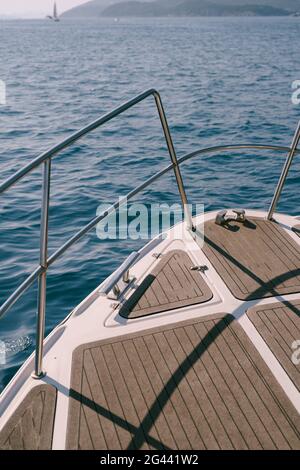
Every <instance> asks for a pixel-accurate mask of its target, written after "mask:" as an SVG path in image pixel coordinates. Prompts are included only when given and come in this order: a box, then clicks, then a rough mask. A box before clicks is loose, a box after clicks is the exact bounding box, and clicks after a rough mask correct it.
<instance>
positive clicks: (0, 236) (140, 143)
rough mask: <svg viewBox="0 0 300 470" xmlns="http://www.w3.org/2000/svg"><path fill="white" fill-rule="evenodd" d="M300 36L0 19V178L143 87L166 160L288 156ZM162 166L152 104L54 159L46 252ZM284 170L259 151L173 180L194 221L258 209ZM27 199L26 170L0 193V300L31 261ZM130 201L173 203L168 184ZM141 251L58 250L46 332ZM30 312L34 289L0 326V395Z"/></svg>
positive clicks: (19, 357) (223, 25) (272, 21)
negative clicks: (224, 148)
mask: <svg viewBox="0 0 300 470" xmlns="http://www.w3.org/2000/svg"><path fill="white" fill-rule="evenodd" d="M299 37H300V20H299V18H209V19H204V18H194V19H191V18H188V19H187V18H181V19H171V18H165V19H121V20H120V21H119V22H115V21H114V20H113V19H106V20H95V21H73V20H68V21H67V20H64V21H61V22H60V23H53V22H50V21H46V20H37V21H0V80H4V81H5V83H6V88H7V104H6V105H5V106H3V105H2V106H1V105H0V123H1V125H0V172H1V173H0V179H1V181H3V180H4V179H6V178H7V177H8V176H10V175H12V174H13V173H14V172H15V171H16V170H17V169H19V168H21V167H22V166H23V165H25V164H26V163H28V162H29V161H30V160H32V159H33V158H34V157H36V156H37V155H38V154H39V153H40V152H41V151H43V150H46V149H48V148H49V147H51V146H52V145H54V144H55V143H57V142H58V141H60V140H62V139H64V138H65V137H67V136H68V135H69V134H70V133H72V132H73V131H75V130H77V129H79V128H81V127H82V126H84V125H86V124H88V123H89V122H90V121H92V120H94V119H96V118H97V117H99V116H101V115H102V114H104V113H106V112H107V111H109V110H111V109H112V108H114V107H116V106H118V105H119V104H121V103H122V102H124V101H126V100H128V99H130V98H131V97H133V96H135V95H137V94H139V93H140V92H142V91H143V90H145V89H147V88H150V87H154V88H156V89H157V90H159V91H160V93H161V96H162V99H163V103H164V105H165V110H166V114H167V117H168V119H169V124H170V128H171V132H172V135H173V139H174V145H175V148H176V151H177V154H178V156H182V155H184V154H185V153H187V152H190V151H193V150H196V149H199V148H204V147H207V146H214V145H218V144H235V143H240V142H242V143H246V142H249V143H274V144H278V145H289V144H290V141H291V138H292V136H293V133H294V130H295V127H296V125H297V122H298V120H299V118H300V105H298V106H297V105H296V104H293V103H292V99H291V98H292V83H293V82H294V81H295V80H300V54H299ZM168 158H169V157H168V154H167V151H166V146H165V143H164V139H163V136H162V132H161V128H160V124H159V120H158V118H157V115H156V112H155V107H154V103H153V100H152V99H149V100H147V101H146V102H145V103H143V104H140V105H139V106H137V107H135V108H134V109H132V110H131V111H129V112H127V113H126V114H124V115H123V116H120V117H118V118H117V119H116V120H114V121H113V122H111V123H110V124H108V125H106V126H105V127H103V128H101V129H98V130H96V131H94V132H93V133H92V134H90V135H89V136H87V137H85V138H84V139H83V140H81V141H80V142H78V143H76V144H75V145H73V146H72V147H70V148H69V149H68V150H66V151H64V152H63V153H61V154H60V155H58V156H57V157H55V159H54V160H53V166H52V168H53V173H52V174H53V179H52V187H51V206H50V227H49V229H50V236H49V252H50V253H52V252H53V251H54V250H55V249H57V248H58V247H59V246H60V245H61V244H62V243H63V242H64V241H66V240H67V239H68V238H69V237H70V236H72V235H73V234H74V233H75V232H76V231H77V230H79V229H80V228H81V227H82V226H83V225H84V224H86V223H87V222H89V220H90V219H91V218H93V217H94V216H95V214H96V210H97V207H98V206H99V205H100V204H103V203H112V202H114V201H115V200H116V199H117V198H118V197H119V196H121V195H125V194H126V193H127V192H128V191H129V190H130V189H132V188H133V187H135V186H136V185H137V184H139V183H141V182H142V181H143V180H144V179H146V178H147V177H149V176H151V175H152V174H154V173H155V172H156V171H158V170H159V169H160V168H162V167H164V166H165V165H166V164H167V163H168V162H169V160H168ZM283 161H284V155H281V154H275V153H274V152H270V151H267V152H264V153H263V152H260V153H259V152H254V151H251V152H249V151H248V152H230V153H219V154H218V155H217V156H214V157H212V156H206V157H204V156H202V157H199V158H197V159H193V160H190V161H189V162H188V163H186V164H185V165H183V166H182V172H183V176H184V181H185V183H186V187H187V193H188V196H189V199H190V200H191V201H192V202H193V203H204V204H205V209H206V210H212V209H216V208H224V207H232V206H243V207H246V208H247V207H250V208H258V209H264V210H265V209H267V208H268V205H269V203H270V200H271V197H272V193H273V191H274V187H275V184H276V181H277V179H278V176H279V173H280V168H281V165H282V164H283ZM299 169H300V165H299V159H296V161H295V164H294V166H293V169H292V171H291V173H290V177H289V180H288V184H287V186H286V188H285V190H284V193H283V196H282V200H281V203H280V207H279V210H280V211H284V212H287V213H289V214H292V215H298V214H299V210H298V203H299ZM40 195H41V169H38V170H36V171H34V172H33V173H32V174H30V175H29V176H28V177H27V178H26V179H25V180H24V181H22V182H21V183H18V184H17V185H15V186H14V187H13V188H11V189H10V190H9V191H8V192H7V193H6V194H4V195H2V196H1V204H0V216H1V219H0V225H1V226H0V301H1V303H2V302H3V301H4V300H5V299H6V298H7V297H8V295H9V294H10V293H11V292H13V290H14V289H15V288H16V287H17V286H18V285H19V284H20V283H21V282H22V281H23V280H24V279H25V277H26V276H27V275H28V274H29V273H30V272H31V271H32V270H33V269H34V267H35V266H36V265H37V264H38V256H39V252H38V246H39V223H40V222H39V220H40ZM138 200H139V201H143V202H147V203H150V202H159V203H162V202H166V203H172V204H173V203H176V202H179V198H178V192H177V187H176V184H175V180H174V177H173V175H172V174H171V173H169V174H167V175H165V176H164V177H163V179H161V180H159V181H157V182H156V183H155V184H154V185H153V187H152V188H151V189H150V190H147V191H144V193H143V194H141V195H140V196H139V197H138ZM143 243H144V242H143V241H140V240H138V241H125V242H124V241H100V240H99V239H98V238H97V236H96V230H93V231H92V232H91V233H90V234H89V235H87V236H86V237H85V238H84V239H82V240H81V241H80V242H78V243H77V245H75V246H74V247H73V248H72V249H71V250H70V251H68V252H67V253H66V254H65V256H64V257H62V258H61V259H60V260H59V262H58V263H57V264H56V265H55V266H54V267H53V268H51V269H50V271H49V277H48V295H47V301H48V303H47V321H46V332H47V333H49V332H50V331H51V330H52V329H53V328H54V327H55V326H56V325H57V324H58V323H59V322H60V321H62V320H63V319H64V318H65V316H66V315H67V314H68V313H69V312H70V311H71V309H72V308H74V307H75V306H76V305H77V304H78V303H79V302H80V301H81V300H82V299H84V297H85V296H86V295H88V294H89V293H90V292H91V291H92V290H93V289H94V288H95V287H96V286H97V285H98V284H99V283H100V282H101V281H102V280H103V279H104V278H106V277H107V275H109V274H110V273H111V272H112V271H113V270H114V269H115V268H116V267H117V266H118V265H119V264H120V263H121V261H122V260H123V259H124V258H125V257H126V256H127V255H128V254H129V253H130V252H131V251H132V250H134V249H137V248H139V247H140V246H141V245H142V244H143ZM35 313H36V286H34V287H32V288H31V289H30V290H29V291H28V292H27V293H26V295H25V296H23V297H22V298H21V299H20V300H19V301H18V302H17V303H16V304H15V306H14V307H13V308H12V309H11V310H10V312H8V313H7V314H6V316H5V317H4V318H2V319H1V320H0V360H1V357H2V361H0V362H2V364H0V390H1V389H3V387H4V386H5V385H6V384H7V382H8V381H9V380H10V378H11V377H12V376H13V374H14V373H15V372H16V371H17V369H18V367H20V365H21V364H22V363H23V362H24V360H25V359H26V358H27V357H28V355H29V354H30V353H31V352H32V350H33V347H34V340H35ZM99 315H101V312H99ZM1 341H2V342H1ZM1 348H2V353H1ZM1 354H2V356H1Z"/></svg>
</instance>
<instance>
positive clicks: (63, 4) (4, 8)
mask: <svg viewBox="0 0 300 470" xmlns="http://www.w3.org/2000/svg"><path fill="white" fill-rule="evenodd" d="M86 1H87V0H56V3H57V8H58V12H62V11H65V10H68V9H69V8H72V7H74V6H76V5H80V4H82V3H86ZM53 3H54V0H0V15H14V16H22V17H25V16H26V17H28V16H31V17H33V16H36V17H38V16H45V15H46V14H48V13H50V12H52V10H53Z"/></svg>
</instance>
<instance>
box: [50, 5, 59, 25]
mask: <svg viewBox="0 0 300 470" xmlns="http://www.w3.org/2000/svg"><path fill="white" fill-rule="evenodd" d="M47 18H49V20H53V21H56V22H57V21H60V19H59V16H58V14H57V6H56V2H54V7H53V16H51V15H48V16H47Z"/></svg>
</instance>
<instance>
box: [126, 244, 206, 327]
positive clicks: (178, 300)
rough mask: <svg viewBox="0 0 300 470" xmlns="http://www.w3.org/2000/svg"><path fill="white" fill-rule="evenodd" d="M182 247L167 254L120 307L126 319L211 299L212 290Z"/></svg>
mask: <svg viewBox="0 0 300 470" xmlns="http://www.w3.org/2000/svg"><path fill="white" fill-rule="evenodd" d="M192 266H193V262H192V260H191V259H190V257H189V256H188V254H187V253H185V252H184V251H182V250H173V251H170V252H169V253H167V254H165V255H164V256H163V258H162V259H161V261H160V262H159V263H158V265H157V266H156V268H155V269H154V270H153V271H152V273H151V274H149V275H148V276H147V277H146V278H145V279H144V281H143V282H142V283H141V285H140V286H139V287H138V288H137V290H136V291H135V292H134V293H133V294H132V295H131V297H130V298H129V299H128V300H127V301H126V302H125V304H124V305H123V306H122V308H121V310H120V315H121V316H122V317H125V318H138V317H143V316H146V315H153V314H154V313H160V312H165V311H168V310H172V309H175V308H180V307H186V306H189V305H195V304H200V303H204V302H207V301H208V300H210V299H211V298H212V292H211V290H210V289H209V287H208V286H207V284H206V282H205V281H204V279H203V277H202V276H201V274H200V273H199V272H198V271H192V270H191V267H192Z"/></svg>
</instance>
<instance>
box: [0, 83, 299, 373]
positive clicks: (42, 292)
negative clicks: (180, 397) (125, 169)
mask: <svg viewBox="0 0 300 470" xmlns="http://www.w3.org/2000/svg"><path fill="white" fill-rule="evenodd" d="M151 95H152V96H153V97H154V99H155V103H156V107H157V111H158V114H159V118H160V121H161V125H162V129H163V132H164V136H165V140H166V144H167V147H168V151H169V155H170V158H171V164H169V165H168V166H166V167H165V168H163V169H162V170H160V171H159V172H157V173H156V174H155V175H153V176H151V177H150V178H148V179H147V180H146V181H145V182H144V183H142V184H140V185H139V186H137V187H136V188H135V189H133V190H132V191H130V192H129V193H128V194H127V195H126V196H124V197H123V198H122V199H120V200H118V201H117V202H115V203H114V204H113V205H111V206H110V207H109V208H108V209H107V210H106V211H104V212H102V213H101V214H99V215H97V216H96V217H94V218H93V219H92V220H91V221H90V222H89V223H88V224H87V225H86V226H85V227H83V228H82V229H81V230H80V231H79V232H77V233H76V234H75V235H73V237H71V238H70V239H69V240H68V241H67V242H65V243H64V244H63V245H62V246H61V247H60V248H59V249H58V250H56V251H55V252H54V253H53V254H52V255H51V256H50V257H48V254H47V253H48V214H49V198H50V180H51V162H52V158H53V157H54V156H55V155H57V154H58V153H60V152H61V151H62V150H64V149H65V148H67V147H69V146H70V145H71V144H73V143H74V142H76V141H78V140H79V139H81V138H82V137H83V136H85V135H86V134H88V133H90V132H92V131H93V130H95V129H97V128H99V127H100V126H102V125H103V124H105V123H107V122H109V121H111V120H112V119H113V118H115V117H116V116H118V115H120V114H122V113H123V112H125V111H127V110H128V109H130V108H132V107H133V106H135V105H136V104H138V103H140V102H141V101H143V100H145V99H146V98H148V97H149V96H151ZM250 149H253V150H254V149H255V150H273V151H278V152H291V149H290V148H289V147H283V146H277V145H263V144H237V145H220V146H214V147H210V148H205V149H199V150H196V151H194V152H191V153H188V154H186V155H184V156H182V157H181V158H179V159H177V156H176V153H175V149H174V145H173V141H172V137H171V134H170V130H169V126H168V122H167V118H166V115H165V112H164V108H163V105H162V101H161V98H160V94H159V93H158V92H157V91H156V90H155V89H153V88H152V89H149V90H146V91H145V92H143V93H141V94H140V95H138V96H136V97H135V98H133V99H131V100H129V101H127V102H126V103H124V104H122V105H120V106H119V107H117V108H115V109H114V110H113V111H111V112H109V113H107V114H105V115H103V116H102V117H100V118H98V119H96V120H95V121H93V122H92V123H90V124H89V125H88V126H86V127H84V128H82V129H80V130H79V131H77V132H75V133H73V134H72V135H71V136H69V137H68V138H66V139H64V140H63V141H62V142H60V143H59V144H57V145H55V146H54V147H52V148H50V149H49V150H47V151H45V152H43V153H42V154H40V155H39V156H38V157H37V158H36V159H34V160H33V161H31V162H30V163H28V164H27V165H26V166H25V167H23V168H21V169H20V170H18V171H17V172H16V173H15V174H14V175H12V176H11V177H9V178H8V179H6V180H5V181H4V182H2V183H1V184H0V194H1V193H3V192H5V191H6V190H7V189H9V188H10V187H12V186H13V185H14V184H15V183H17V182H18V181H19V180H21V179H22V178H24V177H25V176H26V175H28V174H29V173H30V172H31V171H32V170H34V169H35V168H37V167H39V166H40V165H42V164H43V165H44V173H43V197H42V211H41V229H40V264H39V265H38V266H37V267H36V268H35V270H34V271H33V272H32V273H31V274H30V275H29V276H28V277H27V279H25V281H24V282H23V283H22V284H21V285H20V286H19V287H18V288H17V289H16V290H15V291H14V292H13V293H12V294H11V296H10V297H9V298H8V299H7V300H6V301H5V302H4V304H3V305H2V306H1V307H0V318H1V316H2V315H4V313H5V312H7V311H8V310H9V309H10V308H11V307H12V305H14V303H15V302H16V301H17V300H18V299H19V297H20V296H21V295H22V294H23V293H24V292H25V291H26V290H27V289H28V288H29V287H30V286H31V285H32V284H33V283H34V282H35V280H36V279H38V280H39V288H38V316H37V343H36V358H35V374H34V377H36V378H40V377H41V376H42V375H43V372H42V357H43V339H44V325H45V307H46V275H47V270H48V268H49V267H50V266H51V265H52V264H53V263H54V262H55V261H56V260H57V259H58V258H60V256H62V255H63V254H64V252H65V251H66V250H67V249H68V248H70V247H71V246H72V245H74V243H76V242H77V241H78V240H80V239H81V238H82V237H83V236H84V235H85V234H86V233H87V232H89V231H90V230H91V229H92V228H93V227H95V225H97V224H98V223H99V222H100V221H101V220H103V219H104V218H105V217H107V216H108V215H109V214H110V213H112V212H113V211H114V210H118V209H119V208H120V206H121V205H122V204H123V203H125V201H128V200H130V199H132V198H133V197H134V196H135V195H136V194H138V193H140V192H141V191H142V190H144V189H145V188H147V187H148V186H150V185H151V184H152V183H153V182H154V181H156V180H157V179H158V178H160V177H161V176H163V175H164V174H165V173H167V172H169V171H170V170H172V169H173V170H174V173H175V177H176V182H177V186H178V189H179V194H180V197H181V202H182V205H183V207H184V210H185V212H186V215H187V216H188V218H189V225H190V227H192V220H191V216H190V214H189V212H188V211H187V207H188V201H187V197H186V192H185V188H184V185H183V181H182V177H181V172H180V168H179V167H180V165H181V164H182V163H184V162H186V161H188V160H190V159H192V158H194V157H196V156H199V155H204V154H215V153H218V152H222V151H225V150H227V151H228V150H233V151H236V150H250ZM296 153H299V151H297V149H296V147H295V148H294V149H293V154H296Z"/></svg>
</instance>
